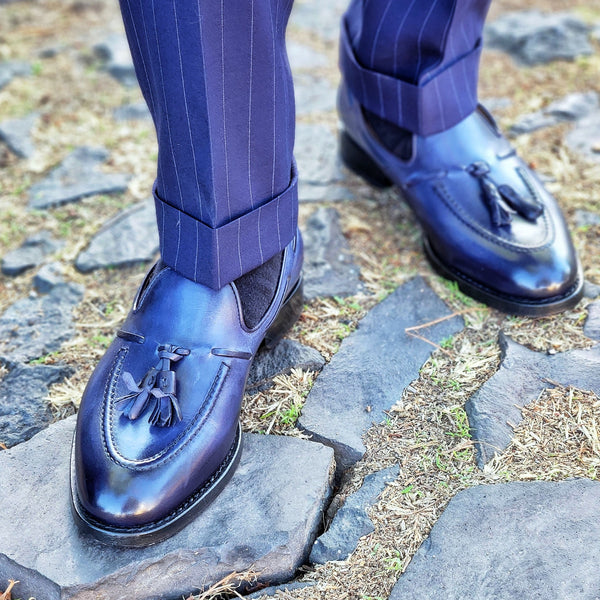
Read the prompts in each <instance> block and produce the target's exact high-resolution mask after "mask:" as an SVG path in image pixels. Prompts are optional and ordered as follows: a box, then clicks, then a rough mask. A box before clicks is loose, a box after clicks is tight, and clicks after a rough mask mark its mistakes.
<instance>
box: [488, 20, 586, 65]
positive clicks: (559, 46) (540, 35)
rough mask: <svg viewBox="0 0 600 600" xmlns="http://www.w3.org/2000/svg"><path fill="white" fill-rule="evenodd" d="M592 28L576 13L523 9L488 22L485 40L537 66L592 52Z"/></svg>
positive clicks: (490, 44) (526, 63) (528, 63)
mask: <svg viewBox="0 0 600 600" xmlns="http://www.w3.org/2000/svg"><path fill="white" fill-rule="evenodd" d="M589 31H590V28H589V27H588V25H587V24H586V23H584V22H583V21H582V20H581V19H579V18H578V17H577V16H576V15H575V14H573V13H568V12H555V13H542V12H539V11H537V10H522V11H516V12H510V13H506V14H504V15H502V16H501V17H500V18H498V19H496V20H495V21H493V22H492V23H489V24H488V25H486V27H485V32H484V40H485V43H486V45H487V46H489V47H490V48H497V49H499V50H503V51H504V52H507V53H508V54H510V55H511V56H512V57H513V58H514V59H516V60H517V61H519V62H520V63H522V64H525V65H537V64H545V63H549V62H551V61H554V60H574V59H576V58H577V57H578V56H583V55H589V54H592V53H593V49H592V47H591V45H590V43H589V39H588V37H589Z"/></svg>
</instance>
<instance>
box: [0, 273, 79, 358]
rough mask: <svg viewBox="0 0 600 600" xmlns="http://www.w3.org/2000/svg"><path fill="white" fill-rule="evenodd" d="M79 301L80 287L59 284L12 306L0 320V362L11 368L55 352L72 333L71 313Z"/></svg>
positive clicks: (72, 284)
mask: <svg viewBox="0 0 600 600" xmlns="http://www.w3.org/2000/svg"><path fill="white" fill-rule="evenodd" d="M82 297H83V287H82V286H81V285H79V284H76V283H62V284H58V285H57V286H55V287H54V288H53V289H52V290H51V291H50V293H49V294H46V295H42V296H37V295H36V294H31V295H30V296H29V297H27V298H21V299H20V300H17V301H16V302H15V303H13V304H11V305H10V306H9V307H8V308H7V309H6V310H5V311H4V313H3V314H2V315H1V316H0V362H2V363H3V364H6V365H14V364H16V363H19V362H28V361H31V360H35V359H36V358H40V357H41V356H44V355H45V354H48V353H50V352H55V351H56V350H58V349H59V348H60V345H61V344H62V343H63V342H65V341H67V340H68V339H69V338H70V337H71V336H72V335H73V333H74V326H73V315H72V311H73V308H74V307H75V306H76V305H77V304H78V303H79V302H80V301H81V299H82Z"/></svg>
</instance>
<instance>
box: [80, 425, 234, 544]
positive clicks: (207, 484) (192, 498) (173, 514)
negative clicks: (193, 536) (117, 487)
mask: <svg viewBox="0 0 600 600" xmlns="http://www.w3.org/2000/svg"><path fill="white" fill-rule="evenodd" d="M240 437H241V432H240V430H239V425H238V432H237V434H236V437H235V440H234V442H233V444H232V446H231V448H230V449H229V452H228V453H227V456H226V457H225V458H224V459H223V462H222V463H221V464H220V465H219V467H218V469H217V470H216V471H215V472H214V473H213V474H212V475H211V476H210V478H209V479H208V480H207V481H206V482H205V483H204V484H203V485H202V487H201V488H200V489H199V490H197V491H195V492H194V493H193V494H192V495H191V496H189V497H188V498H187V499H186V500H185V501H184V502H183V503H182V504H180V505H179V506H178V507H177V508H175V509H174V510H173V511H172V512H170V513H169V514H168V515H167V516H166V517H163V518H162V519H159V520H158V521H152V522H150V523H148V524H147V525H142V526H139V527H118V526H114V525H112V526H111V525H107V524H105V523H102V522H101V521H98V520H97V519H95V518H93V517H92V516H91V515H90V514H89V513H88V512H87V511H86V510H85V508H84V507H83V506H82V505H81V502H80V501H79V499H77V500H78V505H79V506H78V508H79V509H80V510H81V512H82V513H85V516H86V518H87V520H88V521H89V523H91V524H94V525H96V526H97V527H99V528H100V529H102V530H104V531H111V532H115V533H120V532H122V533H126V532H131V533H144V532H145V531H151V530H152V529H154V528H155V527H157V526H161V525H162V524H163V523H168V522H170V521H174V520H175V519H176V518H177V516H178V515H179V514H181V513H182V512H185V511H186V510H187V509H188V508H189V507H190V506H192V505H193V504H195V503H196V501H198V500H199V499H201V498H202V496H204V495H205V491H208V490H207V488H210V487H211V486H212V484H213V483H214V481H215V480H217V479H218V478H219V477H220V476H221V474H222V473H223V472H224V471H225V470H226V469H227V468H228V467H229V466H230V464H231V462H232V459H233V458H234V456H233V455H234V454H235V452H236V450H237V448H238V446H239V444H238V439H239V438H240Z"/></svg>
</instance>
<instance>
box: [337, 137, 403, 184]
mask: <svg viewBox="0 0 600 600" xmlns="http://www.w3.org/2000/svg"><path fill="white" fill-rule="evenodd" d="M340 156H341V157H342V161H343V162H344V164H345V165H346V167H348V168H349V169H350V170H351V171H352V172H353V173H356V175H358V176H359V177H362V178H363V179H364V180H365V181H366V182H367V183H370V184H371V185H372V186H373V187H376V188H379V189H385V188H389V187H392V186H393V185H394V183H393V182H392V181H391V180H390V179H389V178H388V177H387V175H386V174H385V173H384V172H383V171H382V170H381V169H380V168H379V166H378V165H377V163H376V162H375V161H374V160H373V159H372V158H371V157H370V156H369V155H368V154H367V153H366V152H365V151H364V150H363V149H362V148H361V147H360V146H359V145H358V144H357V143H356V142H355V141H354V140H353V139H352V138H351V137H350V136H349V135H348V134H347V133H346V132H345V131H342V132H341V133H340Z"/></svg>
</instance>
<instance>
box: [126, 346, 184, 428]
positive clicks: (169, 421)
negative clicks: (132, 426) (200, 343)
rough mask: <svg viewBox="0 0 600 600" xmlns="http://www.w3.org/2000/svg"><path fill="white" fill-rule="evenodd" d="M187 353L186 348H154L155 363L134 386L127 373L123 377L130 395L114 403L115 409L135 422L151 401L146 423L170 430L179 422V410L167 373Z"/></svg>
mask: <svg viewBox="0 0 600 600" xmlns="http://www.w3.org/2000/svg"><path fill="white" fill-rule="evenodd" d="M189 353H190V351H189V350H188V349H187V348H181V347H179V346H174V345H173V344H165V345H162V346H159V347H158V358H159V362H158V364H157V365H156V366H155V367H152V368H151V369H150V370H149V371H148V372H147V373H146V375H144V378H143V379H142V381H141V383H140V384H139V385H138V384H137V383H136V382H135V379H134V378H133V375H131V373H128V372H127V371H125V372H124V373H123V382H124V383H125V385H126V386H127V387H128V388H129V391H130V393H129V394H126V395H125V396H123V397H121V398H119V399H118V400H117V401H116V407H117V409H119V410H122V411H123V414H124V415H125V416H126V417H128V418H129V419H131V420H132V421H135V420H136V419H138V418H139V417H140V416H141V414H142V413H143V412H144V411H145V410H146V408H147V407H148V406H149V405H150V403H151V401H153V404H154V406H153V408H152V412H151V413H150V417H149V419H148V420H149V422H150V423H151V424H152V425H155V426H157V427H170V426H171V425H173V424H174V423H177V422H179V421H181V419H182V416H181V408H180V407H179V401H178V400H177V397H176V396H175V390H176V381H175V372H174V371H171V362H177V361H179V360H180V359H182V358H183V357H184V356H187V355H188V354H189Z"/></svg>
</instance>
